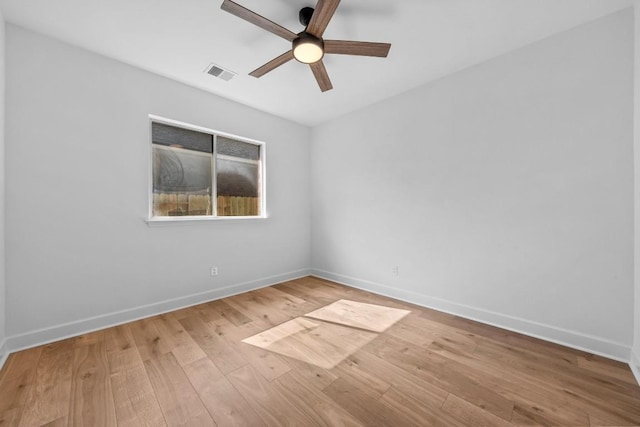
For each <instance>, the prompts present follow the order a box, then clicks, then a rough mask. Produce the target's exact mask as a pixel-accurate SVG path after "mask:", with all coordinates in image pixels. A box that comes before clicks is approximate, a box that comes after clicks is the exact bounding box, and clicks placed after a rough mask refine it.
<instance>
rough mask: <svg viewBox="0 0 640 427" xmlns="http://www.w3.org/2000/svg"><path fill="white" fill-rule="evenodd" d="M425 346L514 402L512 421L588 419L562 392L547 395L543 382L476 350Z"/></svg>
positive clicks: (537, 422)
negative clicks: (508, 367) (511, 369)
mask: <svg viewBox="0 0 640 427" xmlns="http://www.w3.org/2000/svg"><path fill="white" fill-rule="evenodd" d="M429 350H430V351H432V352H434V353H437V354H440V355H441V356H444V357H446V358H448V359H450V360H452V361H456V362H458V363H460V364H461V365H463V366H468V367H469V368H470V370H466V369H465V372H466V373H467V375H471V377H472V378H473V379H475V380H476V381H479V382H481V383H482V384H484V385H485V386H486V387H488V388H490V389H492V390H496V391H498V392H499V394H500V395H501V396H503V397H505V398H506V399H509V400H511V401H512V402H513V403H514V408H513V415H512V422H514V423H516V424H518V425H563V426H583V425H586V424H587V423H588V417H587V413H586V411H585V410H584V408H583V407H580V406H575V405H571V402H570V401H569V400H568V399H567V398H566V397H565V396H563V395H556V396H552V397H550V396H549V393H548V391H547V389H546V388H545V384H544V383H542V382H540V381H539V380H537V379H536V378H535V376H529V375H526V374H524V373H523V372H511V371H510V370H506V369H505V368H504V367H505V365H504V363H493V361H492V360H486V359H482V358H481V357H479V356H478V355H476V354H471V353H465V352H460V351H458V350H457V349H452V348H448V347H446V346H444V345H442V344H439V343H434V345H433V346H431V347H429Z"/></svg>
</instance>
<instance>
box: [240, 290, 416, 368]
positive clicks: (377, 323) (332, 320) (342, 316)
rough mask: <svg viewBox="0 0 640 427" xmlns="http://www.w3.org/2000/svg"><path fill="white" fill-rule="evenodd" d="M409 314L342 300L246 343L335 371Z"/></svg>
mask: <svg viewBox="0 0 640 427" xmlns="http://www.w3.org/2000/svg"><path fill="white" fill-rule="evenodd" d="M409 313H410V311H408V310H400V309H396V308H391V307H384V306H380V305H374V304H366V303H362V302H357V301H349V300H339V301H336V302H334V303H332V304H329V305H327V306H325V307H322V308H320V309H318V310H315V311H312V312H310V313H307V314H306V315H305V316H302V317H298V318H295V319H293V320H290V321H288V322H285V323H282V324H280V325H278V326H275V327H273V328H271V329H268V330H266V331H264V332H261V333H259V334H256V335H254V336H252V337H249V338H246V339H244V340H242V342H244V343H247V344H251V345H254V346H256V347H260V348H263V349H265V350H269V351H273V352H275V353H278V354H281V355H284V356H288V357H292V358H294V359H298V360H300V361H302V362H306V363H310V364H313V365H316V366H319V367H321V368H324V369H331V368H333V367H334V366H336V365H337V364H338V363H340V362H341V361H343V360H344V359H346V358H347V357H348V356H350V355H351V354H353V353H355V352H356V351H358V350H359V349H360V348H362V347H364V346H365V345H366V344H368V343H369V342H371V341H372V340H373V339H374V338H376V337H377V336H378V333H380V332H383V331H384V330H386V329H387V328H389V327H391V326H392V325H393V324H394V323H396V322H397V321H399V320H400V319H402V318H403V317H404V316H406V315H407V314H409Z"/></svg>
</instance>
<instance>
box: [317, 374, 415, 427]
mask: <svg viewBox="0 0 640 427" xmlns="http://www.w3.org/2000/svg"><path fill="white" fill-rule="evenodd" d="M324 393H325V394H326V395H327V396H329V397H330V398H331V399H332V400H333V401H334V402H336V403H337V404H339V405H340V406H342V407H343V408H344V409H345V410H346V411H347V412H349V413H350V414H351V415H353V416H354V417H356V418H357V419H358V420H359V421H360V422H362V423H363V424H364V425H366V426H391V425H401V426H419V425H422V423H416V422H415V421H414V420H412V419H411V417H410V416H408V415H406V414H405V412H403V411H400V410H398V408H395V407H393V406H391V405H389V404H387V403H386V402H385V401H383V400H380V399H376V398H375V397H373V396H372V395H371V394H370V393H368V392H367V390H366V389H364V388H362V386H359V385H357V384H355V383H354V382H353V381H350V380H348V379H345V378H342V377H341V378H338V379H337V380H335V381H334V382H333V383H331V385H330V386H329V387H327V388H326V389H324Z"/></svg>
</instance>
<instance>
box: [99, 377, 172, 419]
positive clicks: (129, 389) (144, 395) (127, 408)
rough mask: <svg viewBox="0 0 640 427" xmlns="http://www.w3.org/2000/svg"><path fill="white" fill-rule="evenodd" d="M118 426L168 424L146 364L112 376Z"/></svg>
mask: <svg viewBox="0 0 640 427" xmlns="http://www.w3.org/2000/svg"><path fill="white" fill-rule="evenodd" d="M110 380H111V388H112V391H113V401H114V403H115V408H116V418H117V421H118V426H125V427H139V426H150V427H151V426H152V427H162V426H166V425H167V424H166V423H165V420H164V416H163V415H162V410H161V409H160V405H159V404H158V400H157V399H156V395H155V393H154V391H153V388H152V387H151V383H150V382H149V377H148V376H147V372H146V370H145V368H144V366H139V367H135V368H132V369H127V370H124V371H120V372H117V373H115V374H112V375H111V376H110Z"/></svg>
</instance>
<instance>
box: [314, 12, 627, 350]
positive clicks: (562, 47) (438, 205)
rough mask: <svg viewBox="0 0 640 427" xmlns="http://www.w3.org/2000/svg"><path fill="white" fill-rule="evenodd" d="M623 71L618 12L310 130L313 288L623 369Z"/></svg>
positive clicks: (623, 36)
mask: <svg viewBox="0 0 640 427" xmlns="http://www.w3.org/2000/svg"><path fill="white" fill-rule="evenodd" d="M425 54H428V52H426V53H425ZM632 70H633V13H632V11H631V10H626V11H623V12H621V13H617V14H615V15H612V16H609V17H605V18H603V19H601V20H598V21H595V22H593V23H590V24H588V25H586V26H582V27H579V28H576V29H573V30H570V31H568V32H565V33H562V34H560V35H557V36H554V37H551V38H549V39H546V40H543V41H541V42H539V43H536V44H533V45H530V46H527V47H525V48H523V49H520V50H517V51H514V52H512V53H510V54H507V55H504V56H501V57H498V58H495V59H493V60H490V61H488V62H486V63H483V64H481V65H478V66H475V67H473V68H470V69H467V70H465V71H462V72H460V73H457V74H454V75H451V76H448V77H446V78H443V79H441V80H438V81H436V82H433V83H431V84H428V85H426V86H423V87H421V88H418V89H416V90H412V91H410V92H408V93H405V94H402V95H400V96H397V97H395V98H392V99H389V100H386V101H383V102H381V103H379V104H376V105H373V106H371V107H369V108H366V109H364V110H361V111H358V112H354V113H352V114H350V115H347V116H346V117H343V118H341V119H339V120H335V121H333V122H330V123H328V124H325V125H323V126H320V127H317V128H315V129H314V130H313V131H312V150H311V158H312V165H311V166H312V176H311V183H312V263H313V266H314V268H315V269H316V270H315V273H316V274H318V275H321V276H324V277H327V278H331V279H334V280H339V281H342V282H345V283H350V284H352V285H356V286H360V287H364V288H367V289H370V290H373V291H376V292H381V293H386V294H388V295H392V296H395V297H399V298H404V299H409V300H412V301H414V302H418V303H422V304H425V305H430V306H434V307H436V308H439V309H443V310H446V311H451V312H454V313H458V314H462V315H465V316H467V317H472V318H477V319H480V320H483V321H485V322H489V323H494V324H498V325H502V326H504V327H507V328H512V329H516V330H520V331H523V332H525V333H529V334H532V335H538V336H541V337H544V338H547V339H550V340H553V341H560V342H564V343H567V344H569V345H572V346H575V347H582V348H587V349H589V350H590V351H594V352H598V353H602V354H608V355H610V356H612V357H616V358H619V359H622V360H628V357H629V351H630V347H631V342H632V335H633V328H632V325H633V302H632V301H633V151H632V148H633V144H632V138H633V136H632V130H633V71H632ZM393 266H399V275H398V276H397V277H395V276H394V275H393V274H392V268H393Z"/></svg>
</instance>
